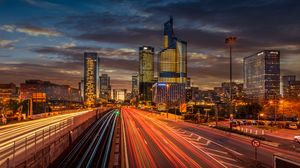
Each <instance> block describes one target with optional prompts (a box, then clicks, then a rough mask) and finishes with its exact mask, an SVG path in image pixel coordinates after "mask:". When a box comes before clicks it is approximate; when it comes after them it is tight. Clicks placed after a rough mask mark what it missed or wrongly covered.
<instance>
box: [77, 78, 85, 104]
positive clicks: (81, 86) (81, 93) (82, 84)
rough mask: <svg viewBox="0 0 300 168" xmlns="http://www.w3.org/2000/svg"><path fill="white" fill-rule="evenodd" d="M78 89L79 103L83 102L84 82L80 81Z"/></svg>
mask: <svg viewBox="0 0 300 168" xmlns="http://www.w3.org/2000/svg"><path fill="white" fill-rule="evenodd" d="M78 85H79V86H78V89H79V92H80V99H81V102H83V101H84V80H81V81H80V82H79V84H78Z"/></svg>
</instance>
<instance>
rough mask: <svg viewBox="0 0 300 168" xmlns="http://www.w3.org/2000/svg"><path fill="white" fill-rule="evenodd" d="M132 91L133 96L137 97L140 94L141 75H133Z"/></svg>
mask: <svg viewBox="0 0 300 168" xmlns="http://www.w3.org/2000/svg"><path fill="white" fill-rule="evenodd" d="M131 93H132V97H137V96H138V95H139V76H138V75H133V76H132V80H131Z"/></svg>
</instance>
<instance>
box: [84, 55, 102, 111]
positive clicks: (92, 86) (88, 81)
mask: <svg viewBox="0 0 300 168" xmlns="http://www.w3.org/2000/svg"><path fill="white" fill-rule="evenodd" d="M99 92H100V89H99V59H98V55H97V53H94V52H85V53H84V103H85V105H87V106H93V105H94V104H95V103H96V101H97V99H98V98H99Z"/></svg>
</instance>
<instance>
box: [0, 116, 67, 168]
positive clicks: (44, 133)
mask: <svg viewBox="0 0 300 168" xmlns="http://www.w3.org/2000/svg"><path fill="white" fill-rule="evenodd" d="M72 125H73V118H72V119H67V120H65V121H62V122H59V123H57V124H54V125H51V126H48V127H45V128H44V129H43V130H40V131H37V132H34V133H33V134H31V135H29V136H26V137H24V138H22V139H19V140H16V141H13V142H11V143H8V144H5V143H4V145H3V146H1V147H0V167H1V168H2V167H16V166H17V165H19V164H20V163H21V162H23V160H26V159H27V158H30V156H32V155H36V154H37V151H40V150H41V149H42V148H44V147H45V146H48V145H49V144H51V143H53V142H54V141H55V140H57V139H60V137H61V136H63V135H65V134H66V133H68V132H69V131H70V130H71V129H72Z"/></svg>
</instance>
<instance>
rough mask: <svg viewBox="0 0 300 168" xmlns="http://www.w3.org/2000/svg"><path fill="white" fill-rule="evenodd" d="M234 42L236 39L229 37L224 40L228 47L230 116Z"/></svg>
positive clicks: (230, 109) (230, 110) (230, 112)
mask: <svg viewBox="0 0 300 168" xmlns="http://www.w3.org/2000/svg"><path fill="white" fill-rule="evenodd" d="M235 42H236V37H234V36H230V37H227V38H226V39H225V43H226V44H227V45H229V69H230V75H229V78H230V83H229V85H230V103H229V114H232V46H233V45H234V44H235Z"/></svg>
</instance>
